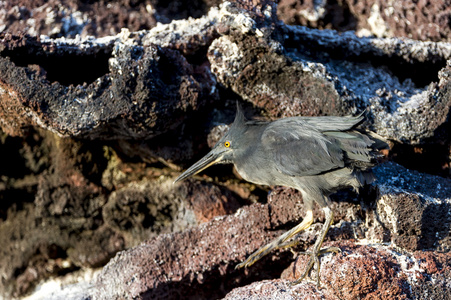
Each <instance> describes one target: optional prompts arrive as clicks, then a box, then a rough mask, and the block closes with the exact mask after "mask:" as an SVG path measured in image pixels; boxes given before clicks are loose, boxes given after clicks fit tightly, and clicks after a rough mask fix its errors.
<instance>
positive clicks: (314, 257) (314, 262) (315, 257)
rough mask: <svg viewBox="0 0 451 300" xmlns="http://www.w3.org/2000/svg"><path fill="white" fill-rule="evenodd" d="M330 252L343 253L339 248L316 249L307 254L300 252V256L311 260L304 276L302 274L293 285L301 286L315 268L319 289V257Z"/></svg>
mask: <svg viewBox="0 0 451 300" xmlns="http://www.w3.org/2000/svg"><path fill="white" fill-rule="evenodd" d="M329 252H334V253H339V252H341V249H340V248H338V247H329V248H324V249H320V250H317V249H314V250H313V251H306V252H299V254H306V255H309V256H310V260H309V262H308V263H307V267H306V269H305V271H304V274H302V276H301V277H299V278H298V279H296V280H295V281H293V282H292V283H291V284H292V285H296V284H299V283H300V282H301V281H302V280H304V279H305V278H306V277H307V275H308V274H309V273H310V271H311V270H312V268H313V266H315V268H316V271H317V277H316V286H317V287H319V286H320V276H319V274H320V261H319V257H320V256H321V255H323V254H325V253H329Z"/></svg>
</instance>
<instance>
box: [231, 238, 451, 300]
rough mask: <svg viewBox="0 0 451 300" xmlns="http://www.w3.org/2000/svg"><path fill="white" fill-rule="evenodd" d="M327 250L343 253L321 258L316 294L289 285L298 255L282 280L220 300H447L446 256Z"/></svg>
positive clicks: (380, 248) (299, 267)
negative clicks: (319, 282) (320, 282)
mask: <svg viewBox="0 0 451 300" xmlns="http://www.w3.org/2000/svg"><path fill="white" fill-rule="evenodd" d="M328 246H339V247H340V248H341V249H342V251H343V252H342V253H341V254H337V255H332V254H327V255H325V256H323V257H322V264H321V278H322V284H321V288H320V289H318V288H317V287H316V285H314V284H312V283H307V282H302V283H300V284H298V285H292V284H291V281H293V280H294V279H296V278H298V276H300V275H301V274H302V273H303V272H304V267H305V264H306V263H307V258H306V257H304V256H302V255H301V256H300V257H299V258H298V259H297V260H296V262H294V263H293V264H292V266H290V267H289V268H288V269H286V270H285V271H284V272H283V273H282V278H283V279H274V280H264V281H260V282H254V283H252V284H250V285H247V286H244V287H240V288H236V289H234V290H232V291H231V292H230V293H228V294H227V295H226V296H225V297H224V299H327V300H329V299H330V300H335V299H449V296H448V295H449V293H450V292H451V288H450V285H449V284H450V283H449V276H450V272H451V269H450V266H449V263H448V261H449V259H450V256H451V255H450V254H449V253H438V254H437V253H433V252H430V251H428V252H423V251H415V252H413V253H399V252H398V251H397V250H395V249H394V248H393V247H388V246H384V245H375V244H372V245H371V244H368V245H362V244H358V243H355V241H354V242H353V241H352V240H350V241H346V242H340V243H330V244H328ZM433 282H435V283H433Z"/></svg>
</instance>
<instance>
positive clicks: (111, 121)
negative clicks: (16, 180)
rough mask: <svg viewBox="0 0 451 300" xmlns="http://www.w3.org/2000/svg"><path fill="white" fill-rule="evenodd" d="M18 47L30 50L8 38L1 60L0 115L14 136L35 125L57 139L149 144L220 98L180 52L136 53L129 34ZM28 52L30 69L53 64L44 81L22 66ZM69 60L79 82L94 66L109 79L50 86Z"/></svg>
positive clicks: (140, 49) (150, 50)
mask: <svg viewBox="0 0 451 300" xmlns="http://www.w3.org/2000/svg"><path fill="white" fill-rule="evenodd" d="M122 38H124V40H123V42H119V41H120V40H121V39H122ZM115 41H116V42H119V43H116V42H115ZM135 42H137V41H135ZM19 43H23V44H25V45H22V46H16V44H15V43H14V44H13V43H12V40H11V39H10V37H9V36H8V35H6V36H5V35H4V36H3V44H4V46H3V47H4V48H7V50H6V53H4V55H6V56H8V57H9V59H8V58H3V57H1V58H0V76H1V78H2V82H1V88H2V90H3V91H4V92H2V94H1V97H2V103H3V104H2V106H1V108H2V109H1V110H0V115H3V116H6V118H2V120H3V121H2V122H1V125H2V127H3V130H4V131H5V132H6V133H8V134H10V135H23V134H24V128H27V127H30V126H36V125H38V126H40V127H42V128H45V129H47V130H49V131H52V132H54V133H57V134H58V135H60V136H83V137H90V138H92V139H94V138H102V137H103V138H105V139H117V138H121V139H144V138H151V137H154V136H157V135H159V134H161V133H164V132H166V131H168V130H169V129H173V128H175V127H176V126H177V125H179V124H181V122H182V121H183V119H184V116H186V115H185V114H186V113H187V112H188V111H190V110H193V109H197V108H198V106H202V105H204V104H205V102H206V97H214V96H215V94H214V92H212V87H211V86H208V87H207V86H205V85H204V84H203V83H200V82H199V81H198V80H197V79H196V77H198V75H196V72H197V71H195V70H194V69H193V67H192V66H191V65H190V64H189V63H188V62H187V60H186V59H185V58H184V57H183V56H182V55H180V54H179V53H178V52H175V51H173V50H170V49H165V48H161V47H158V46H155V45H153V46H148V47H145V48H144V47H142V46H133V38H132V39H129V35H128V34H127V33H126V32H124V33H123V34H122V35H121V36H120V37H117V38H109V39H108V38H107V39H106V40H98V41H94V42H90V41H85V42H84V43H81V44H79V45H76V46H74V45H73V44H72V42H71V41H66V40H59V41H48V42H46V41H44V42H40V41H38V40H33V39H24V40H23V41H22V42H19ZM86 48H88V49H86ZM89 48H90V49H89ZM23 49H27V51H28V59H30V62H31V61H32V60H33V59H34V60H35V61H34V63H40V59H42V58H40V57H42V56H44V57H47V58H44V61H43V62H42V63H45V61H46V60H47V62H46V63H47V64H49V68H47V75H44V76H40V75H39V74H36V73H33V72H32V71H31V70H30V69H29V68H28V67H20V66H18V65H22V64H24V63H26V62H25V61H21V60H20V57H19V56H18V55H19V53H20V52H21V51H23ZM105 51H107V52H109V53H108V54H106V53H105ZM102 52H103V54H100V53H102ZM97 56H99V57H98V58H97V60H96V57H97ZM109 56H111V57H110V58H109ZM64 57H66V58H67V59H68V61H70V60H74V59H75V62H76V61H77V60H79V62H78V64H81V66H78V69H76V70H78V71H79V72H80V74H78V75H81V76H83V75H82V74H83V73H84V72H86V70H87V69H85V68H88V67H91V66H89V64H90V62H91V61H93V62H94V61H95V62H96V64H97V65H100V64H102V66H103V65H105V67H104V68H105V69H104V72H105V73H104V74H99V75H97V76H98V77H94V78H93V80H94V81H93V82H87V81H84V80H86V79H82V80H83V81H81V82H80V83H83V85H76V86H74V85H72V83H78V82H74V81H72V80H76V77H75V76H76V75H73V76H74V77H69V78H67V79H66V80H68V81H66V82H64V81H62V82H58V81H55V82H53V83H51V82H49V80H51V78H52V77H53V76H55V77H53V78H55V79H56V78H57V76H58V75H57V74H56V73H55V74H52V75H51V74H50V72H51V71H53V72H62V71H63V70H61V69H56V68H59V67H58V66H57V65H56V64H61V63H64ZM98 59H100V61H98ZM102 60H103V61H102ZM30 62H29V63H30ZM83 65H84V67H85V68H83ZM80 67H81V68H80ZM52 68H55V69H52ZM76 70H74V71H76ZM204 71H207V70H206V69H203V70H201V71H200V72H204ZM51 76H52V77H51ZM200 76H204V75H200ZM46 79H47V80H46ZM57 80H59V79H57ZM209 82H210V83H212V81H209ZM152 99H153V100H152ZM162 100H164V101H162ZM169 119H170V120H171V122H170V123H169V122H167V121H166V120H169Z"/></svg>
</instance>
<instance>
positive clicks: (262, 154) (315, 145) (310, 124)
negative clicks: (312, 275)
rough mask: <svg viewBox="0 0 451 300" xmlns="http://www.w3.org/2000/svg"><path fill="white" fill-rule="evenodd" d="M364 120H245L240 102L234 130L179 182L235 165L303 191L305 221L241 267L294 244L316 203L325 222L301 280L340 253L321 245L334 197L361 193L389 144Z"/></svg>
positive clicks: (245, 173) (264, 181) (258, 178)
mask: <svg viewBox="0 0 451 300" xmlns="http://www.w3.org/2000/svg"><path fill="white" fill-rule="evenodd" d="M362 120H363V116H362V115H360V116H357V117H350V116H348V117H290V118H283V119H279V120H276V121H273V122H265V121H253V120H246V119H245V117H244V114H243V112H242V110H241V108H240V106H239V105H238V104H237V114H236V117H235V120H234V122H233V123H232V124H231V125H230V128H229V131H228V132H227V133H226V134H225V135H224V136H223V137H222V138H221V139H220V140H219V142H218V143H217V144H216V145H215V146H214V147H213V149H212V150H211V151H210V152H209V153H208V154H207V155H206V156H204V157H203V158H202V159H201V160H199V161H198V162H196V163H195V164H194V165H193V166H191V167H190V168H189V169H188V170H186V171H185V172H184V173H183V174H181V175H180V176H179V177H178V178H177V179H176V180H175V182H177V181H180V180H183V179H185V178H187V177H189V176H191V175H194V174H196V173H198V172H200V171H202V170H204V169H206V168H208V167H209V166H211V165H214V164H218V163H232V164H234V165H235V168H236V170H237V171H238V173H239V174H240V175H241V177H243V178H244V179H245V180H247V181H250V182H253V183H256V184H260V185H270V186H274V185H281V186H287V187H292V188H295V189H297V190H299V191H300V192H301V194H302V199H303V201H304V207H305V209H306V210H307V211H306V216H305V218H304V219H303V221H302V222H301V223H300V224H299V225H297V226H295V227H294V228H292V229H291V230H289V231H287V232H286V233H284V234H282V235H281V236H279V237H278V238H276V239H275V240H274V241H272V242H271V243H269V244H267V245H265V246H263V247H261V248H260V249H258V250H257V251H255V252H254V253H253V254H252V255H250V256H249V257H248V258H247V259H246V260H245V261H244V262H242V263H240V264H238V265H237V266H236V268H242V267H249V266H251V265H252V264H254V263H255V262H256V261H257V260H259V259H260V258H262V257H263V256H265V255H266V254H268V253H269V252H270V251H272V250H274V249H279V248H285V247H291V246H293V245H295V244H296V241H290V239H291V238H292V237H293V236H295V235H296V234H298V233H299V232H300V231H302V230H305V229H307V228H308V227H309V226H310V225H311V224H312V223H313V205H314V203H317V204H318V205H319V206H320V207H321V208H322V209H323V211H324V213H325V216H326V220H325V222H324V225H323V227H322V229H321V232H320V234H319V236H318V238H317V240H316V242H315V244H314V246H313V250H312V251H310V252H305V254H308V255H310V260H309V262H308V264H307V268H306V270H305V272H304V274H303V275H302V276H301V277H300V278H299V279H297V280H296V281H295V282H294V283H295V284H296V283H299V282H301V280H303V279H304V278H305V277H306V276H307V274H309V272H310V270H311V269H312V267H313V266H314V265H315V267H316V270H317V285H318V286H319V284H320V280H319V273H320V272H319V271H320V263H319V258H318V257H319V256H320V255H321V254H323V253H326V252H335V253H337V252H340V251H341V250H340V249H339V248H337V247H329V248H326V249H321V245H322V244H323V241H324V238H325V236H326V233H327V231H328V230H329V227H330V225H331V223H332V219H333V212H332V210H331V209H330V199H329V195H330V194H332V193H334V192H336V191H337V190H339V189H342V188H346V187H352V188H354V189H355V190H356V191H358V189H359V188H360V187H362V186H363V185H364V184H366V183H369V182H371V181H372V180H373V176H372V173H371V170H370V169H371V167H373V166H374V165H375V164H376V162H377V158H378V157H379V156H380V155H379V153H378V150H380V149H382V148H386V146H387V144H386V143H385V142H384V141H383V139H382V138H381V137H379V136H377V135H376V134H374V133H372V132H367V131H363V130H359V129H357V128H356V126H357V125H359V124H360V123H361V122H362Z"/></svg>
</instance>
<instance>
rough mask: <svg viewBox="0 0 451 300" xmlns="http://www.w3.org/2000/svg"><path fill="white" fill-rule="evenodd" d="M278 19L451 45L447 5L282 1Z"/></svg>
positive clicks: (450, 12)
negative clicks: (450, 42)
mask: <svg viewBox="0 0 451 300" xmlns="http://www.w3.org/2000/svg"><path fill="white" fill-rule="evenodd" d="M277 15H278V17H279V18H280V20H282V21H284V23H286V24H290V25H304V26H309V27H314V28H319V29H325V28H327V29H335V30H338V31H347V30H355V31H357V32H358V34H359V35H365V36H366V35H374V36H377V37H394V36H396V37H408V38H412V39H416V40H422V41H426V40H430V41H436V42H438V41H447V42H449V41H451V39H450V33H451V31H450V23H449V18H450V15H451V10H450V7H449V3H448V2H447V1H409V0H402V1H381V0H369V1H349V0H339V1H331V0H321V1H315V0H302V1H301V0H281V1H279V6H278V11H277ZM413 25H414V26H413Z"/></svg>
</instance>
